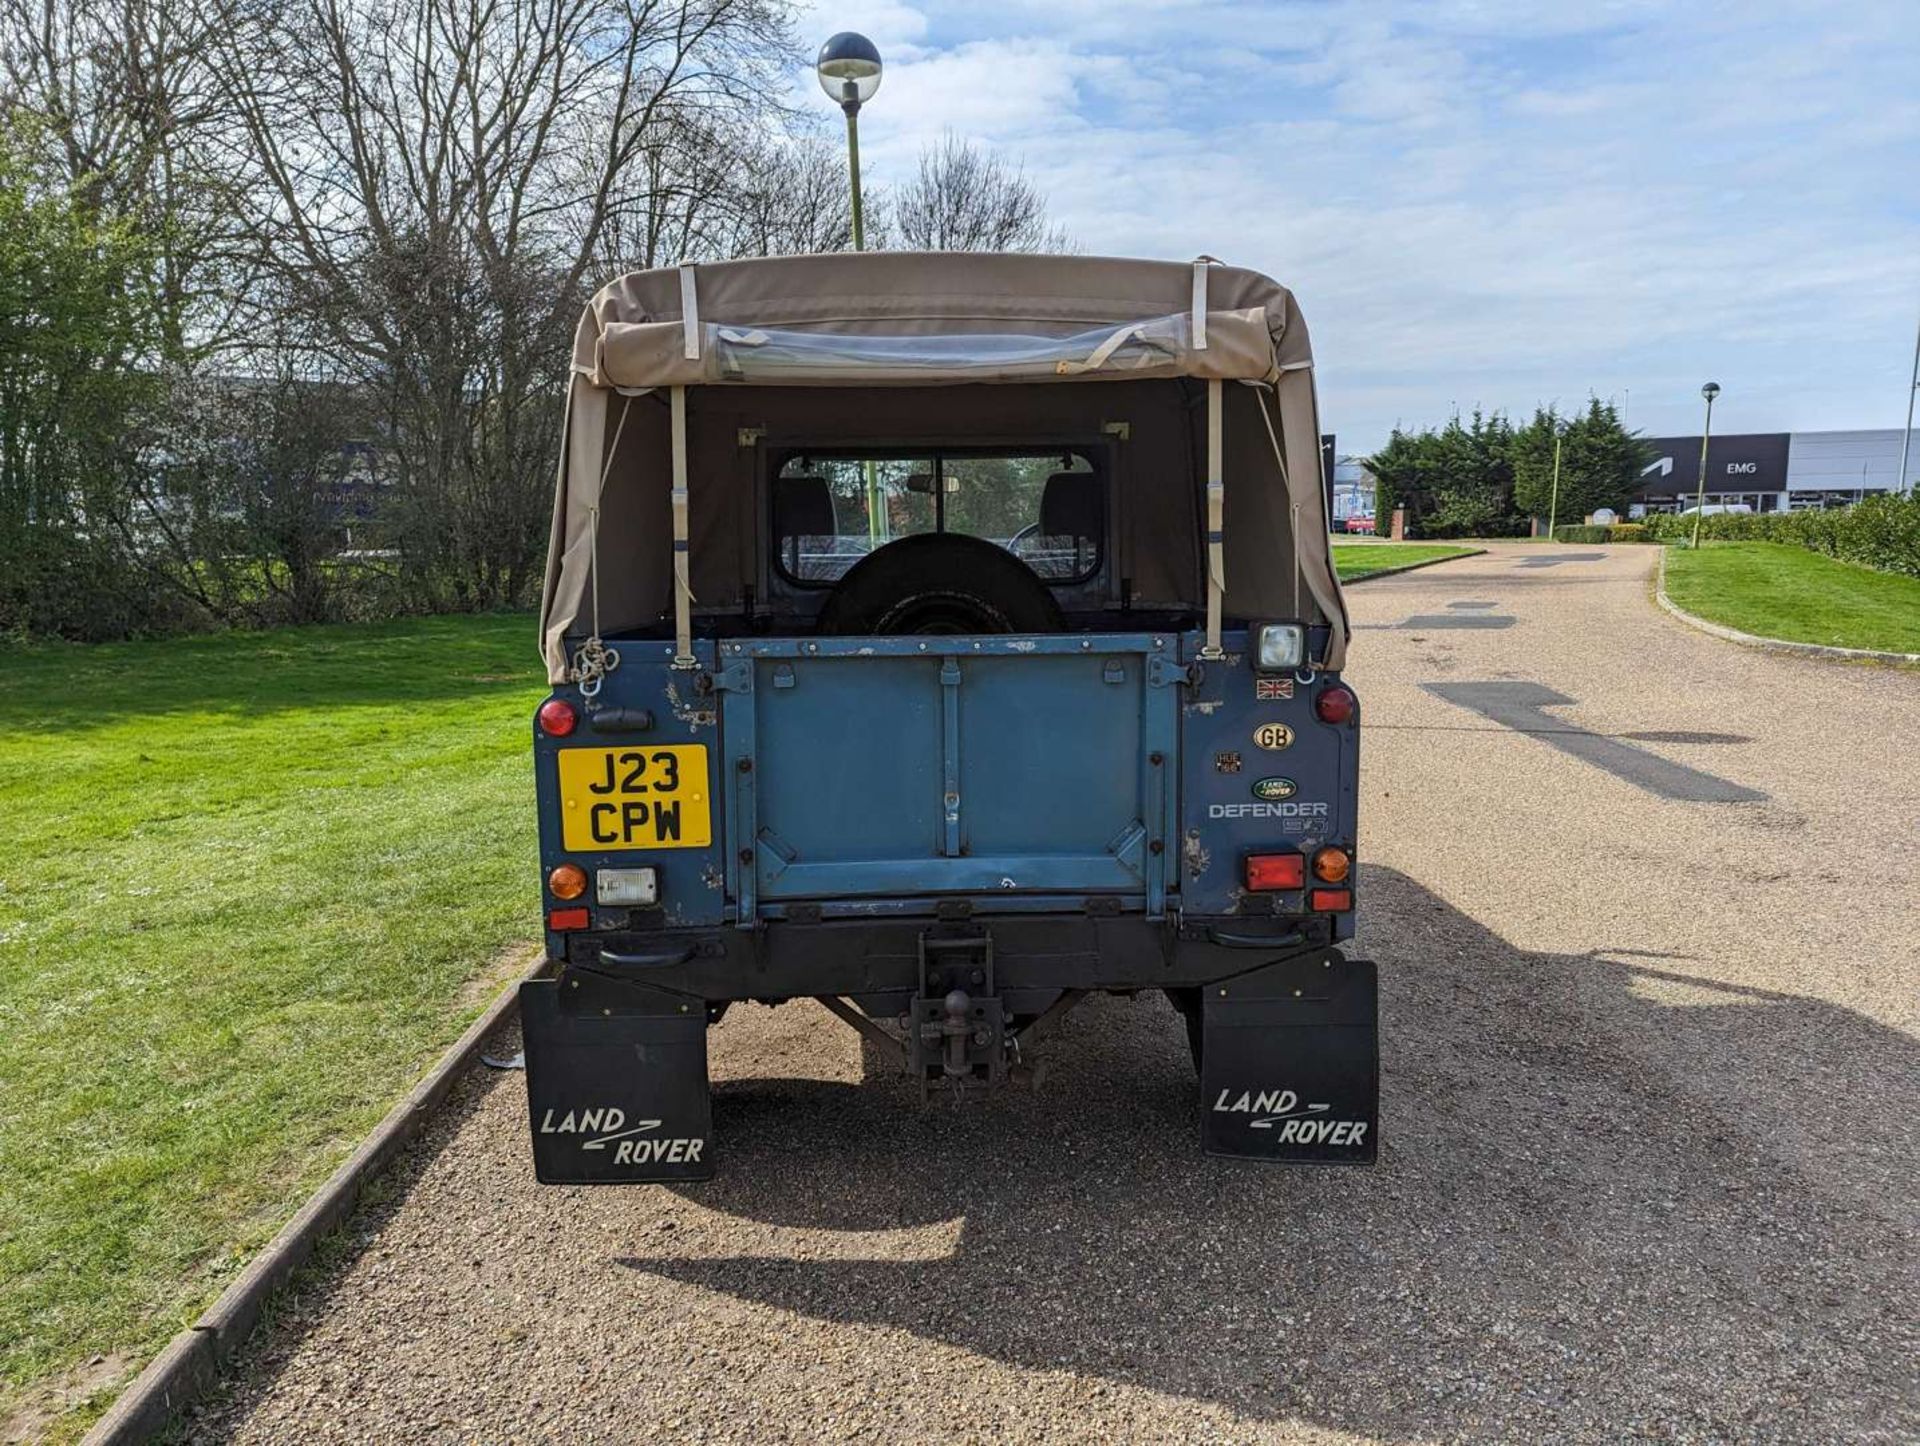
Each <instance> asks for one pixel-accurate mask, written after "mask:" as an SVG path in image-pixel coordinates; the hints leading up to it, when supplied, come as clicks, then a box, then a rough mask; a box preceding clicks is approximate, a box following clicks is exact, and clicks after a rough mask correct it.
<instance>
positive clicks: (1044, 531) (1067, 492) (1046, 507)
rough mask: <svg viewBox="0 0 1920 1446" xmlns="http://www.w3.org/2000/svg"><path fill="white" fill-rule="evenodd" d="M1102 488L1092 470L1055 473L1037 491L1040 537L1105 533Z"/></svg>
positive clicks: (1103, 493) (1103, 534)
mask: <svg viewBox="0 0 1920 1446" xmlns="http://www.w3.org/2000/svg"><path fill="white" fill-rule="evenodd" d="M1106 502H1107V497H1106V490H1105V489H1104V488H1103V487H1102V486H1101V485H1100V476H1099V474H1098V473H1096V472H1055V473H1054V474H1053V475H1052V476H1051V477H1049V478H1047V487H1046V490H1045V491H1044V492H1042V493H1041V494H1040V535H1041V536H1042V537H1084V538H1089V539H1092V540H1096V541H1097V540H1098V539H1099V538H1101V537H1103V536H1105V535H1106Z"/></svg>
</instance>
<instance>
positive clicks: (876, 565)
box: [819, 533, 1061, 637]
mask: <svg viewBox="0 0 1920 1446" xmlns="http://www.w3.org/2000/svg"><path fill="white" fill-rule="evenodd" d="M819 626H820V631H821V632H822V633H826V634H831V635H835V636H841V637H847V636H863V635H867V634H896V635H897V634H901V633H1053V632H1058V631H1059V630H1060V626H1061V621H1060V608H1059V605H1058V604H1057V603H1055V602H1054V600H1053V594H1052V593H1050V592H1049V591H1047V585H1046V584H1045V583H1043V582H1041V581H1040V579H1039V578H1037V577H1035V576H1034V574H1033V569H1032V568H1030V567H1028V566H1027V565H1026V564H1025V563H1024V562H1021V561H1020V559H1018V558H1017V557H1014V556H1013V555H1012V554H1010V553H1008V552H1007V551H1006V549H1004V548H1001V547H996V546H995V545H994V544H993V543H991V542H988V541H986V540H985V539H984V538H979V537H962V536H959V535H957V534H954V533H926V534H924V535H922V536H919V537H903V538H901V539H900V540H899V541H898V542H889V543H888V544H887V545H886V546H885V547H883V548H881V549H880V550H879V551H878V552H873V553H869V554H868V555H867V556H866V557H864V558H862V559H861V560H860V561H859V562H857V563H855V564H854V566H853V568H852V569H851V570H850V571H849V572H848V573H847V575H846V576H845V577H843V578H841V579H840V581H839V582H838V583H836V584H835V585H834V589H833V591H832V592H831V593H829V594H828V595H827V602H826V606H825V607H823V608H821V610H820V624H819Z"/></svg>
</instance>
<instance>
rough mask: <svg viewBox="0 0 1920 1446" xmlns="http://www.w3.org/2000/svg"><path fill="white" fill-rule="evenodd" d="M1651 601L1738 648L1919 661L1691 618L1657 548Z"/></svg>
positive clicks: (1870, 660)
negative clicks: (1670, 587)
mask: <svg viewBox="0 0 1920 1446" xmlns="http://www.w3.org/2000/svg"><path fill="white" fill-rule="evenodd" d="M1653 600H1654V601H1655V602H1657V603H1659V604H1660V606H1661V607H1662V608H1664V609H1666V611H1668V612H1669V613H1671V614H1673V616H1674V617H1676V618H1678V619H1680V621H1681V622H1683V623H1685V624H1686V625H1687V626H1688V627H1690V628H1696V629H1698V630H1699V631H1700V632H1703V633H1711V634H1712V635H1713V636H1714V637H1716V638H1724V639H1726V641H1728V642H1730V643H1739V644H1740V645H1741V646H1742V647H1747V648H1760V649H1762V650H1764V651H1766V652H1769V653H1799V654H1800V655H1802V656H1803V657H1813V658H1839V659H1844V660H1849V661H1852V662H1859V663H1920V653H1882V652H1878V651H1876V650H1875V649H1872V648H1834V647H1828V646H1827V645H1826V644H1824V643H1795V642H1790V641H1789V640H1787V639H1786V638H1763V637H1760V636H1759V635H1758V634H1755V633H1743V632H1741V631H1740V630H1739V629H1738V628H1729V627H1723V626H1721V625H1720V624H1719V623H1710V622H1708V621H1707V620H1706V619H1705V618H1701V617H1695V616H1694V615H1693V614H1692V613H1690V612H1688V611H1687V610H1686V609H1685V608H1682V607H1680V606H1679V605H1678V604H1676V603H1675V602H1674V600H1673V599H1672V598H1670V597H1668V596H1667V549H1666V548H1665V547H1662V548H1661V549H1660V566H1659V568H1658V569H1657V570H1656V571H1655V573H1654V581H1653Z"/></svg>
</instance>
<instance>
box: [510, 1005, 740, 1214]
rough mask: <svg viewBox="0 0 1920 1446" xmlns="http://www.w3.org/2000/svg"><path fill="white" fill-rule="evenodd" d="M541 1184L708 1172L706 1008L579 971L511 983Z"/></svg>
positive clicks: (704, 1175)
mask: <svg viewBox="0 0 1920 1446" xmlns="http://www.w3.org/2000/svg"><path fill="white" fill-rule="evenodd" d="M520 1020H521V1029H522V1032H523V1034H524V1036H525V1039H526V1051H527V1106H528V1110H527V1113H528V1123H529V1124H530V1125H531V1127H532V1130H533V1172H534V1175H535V1176H536V1177H537V1178H538V1179H539V1181H540V1183H541V1184H543V1185H627V1184H637V1183H639V1182H642V1181H648V1180H706V1179H710V1178H712V1175H713V1111H712V1106H711V1101H710V1098H709V1095H708V1093H707V1012H706V1006H705V1004H704V1003H703V1002H702V1001H700V1000H697V999H689V998H688V997H687V996H685V995H677V994H669V993H667V992H666V991H664V990H659V989H651V988H648V987H647V986H646V985H643V984H636V983H632V982H630V981H628V980H624V979H617V978H610V977H608V976H607V975H604V974H600V973H596V972H594V971H592V970H588V969H568V970H567V971H566V972H565V973H563V974H562V975H561V976H560V978H558V979H534V980H529V981H528V982H527V983H525V984H522V985H521V986H520Z"/></svg>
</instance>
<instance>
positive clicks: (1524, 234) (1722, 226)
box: [794, 0, 1920, 452]
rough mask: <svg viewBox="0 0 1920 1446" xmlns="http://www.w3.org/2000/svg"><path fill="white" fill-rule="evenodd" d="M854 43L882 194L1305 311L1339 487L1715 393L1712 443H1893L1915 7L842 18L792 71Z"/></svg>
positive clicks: (901, 9) (1167, 4)
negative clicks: (937, 181)
mask: <svg viewBox="0 0 1920 1446" xmlns="http://www.w3.org/2000/svg"><path fill="white" fill-rule="evenodd" d="M837 29H857V30H861V31H863V32H864V33H866V34H867V35H869V36H870V37H872V39H873V40H874V41H875V42H876V43H877V44H878V45H879V46H880V49H881V53H882V55H883V56H884V58H885V61H886V66H887V70H886V75H885V78H884V81H883V84H882V86H881V90H880V94H879V95H878V96H877V97H876V98H875V100H874V101H873V102H872V104H871V105H870V106H869V107H868V109H867V110H866V111H865V112H863V114H862V116H861V128H860V140H861V155H862V161H863V163H864V165H865V166H866V168H867V171H868V174H869V175H870V176H872V177H874V178H876V179H880V178H885V177H888V176H900V175H904V174H905V173H906V172H907V171H908V170H909V169H910V168H911V166H912V164H913V161H914V158H915V156H916V154H917V152H918V150H919V148H920V147H921V145H922V144H924V143H926V142H927V141H929V140H933V139H937V138H938V137H939V135H940V134H941V132H942V131H943V130H946V129H952V130H954V131H956V132H958V133H959V134H961V135H964V136H966V137H968V138H970V139H974V140H977V141H981V142H985V143H988V144H990V145H992V146H994V147H995V148H996V149H998V150H999V151H1001V152H1002V153H1003V154H1004V155H1005V156H1006V157H1007V158H1008V159H1010V160H1014V161H1017V162H1019V163H1020V164H1022V165H1024V167H1025V169H1026V171H1027V173H1028V175H1029V176H1030V177H1032V178H1033V180H1035V181H1036V182H1037V183H1038V184H1039V185H1040V186H1041V187H1042V188H1043V189H1044V190H1045V191H1046V192H1047V194H1048V196H1049V198H1050V200H1051V203H1052V208H1053V211H1054V214H1055V216H1056V218H1057V219H1058V220H1059V221H1060V222H1061V223H1062V224H1063V225H1064V226H1065V227H1066V228H1067V229H1068V230H1069V231H1070V232H1071V233H1072V235H1073V236H1074V238H1075V240H1076V241H1077V242H1078V244H1079V245H1080V247H1081V249H1083V250H1085V251H1089V252H1098V253H1114V254H1128V255H1145V256H1165V257H1172V258H1177V259H1182V260H1185V259H1188V258H1191V257H1192V256H1194V255H1196V254H1199V253H1201V252H1205V253H1208V254H1210V255H1214V256H1217V257H1219V258H1221V259H1222V260H1224V261H1231V262H1235V263H1237V264H1241V265H1247V266H1252V267H1255V268H1257V269H1259V270H1263V271H1266V272H1268V273H1270V274H1271V275H1273V276H1275V277H1277V278H1278V279H1280V280H1281V281H1283V282H1285V283H1286V284H1287V285H1289V286H1291V287H1292V288H1293V289H1294V291H1295V292H1296V293H1297V294H1298V296H1299V298H1300V302H1301V305H1302V307H1303V308H1304V310H1305V313H1306V317H1307V322H1308V325H1309V327H1310V328H1311V330H1312V333H1313V338H1314V352H1315V357H1316V361H1317V364H1318V368H1319V382H1320V396H1321V405H1322V410H1323V418H1322V420H1323V423H1324V424H1325V425H1326V427H1327V428H1328V429H1329V430H1333V431H1336V432H1338V434H1339V435H1340V439H1341V440H1340V446H1341V450H1342V451H1343V452H1346V451H1365V450H1368V449H1371V448H1372V447H1374V446H1377V445H1378V444H1379V443H1380V442H1381V441H1383V440H1384V439H1385V436H1386V434H1387V431H1388V430H1389V429H1390V428H1391V427H1392V426H1393V425H1394V424H1395V423H1396V422H1399V423H1403V424H1408V425H1424V424H1429V423H1435V422H1439V421H1442V420H1444V419H1445V418H1446V417H1447V416H1448V415H1449V414H1450V413H1451V412H1452V411H1453V410H1455V408H1458V409H1460V410H1462V411H1467V410H1470V409H1471V408H1473V407H1474V406H1475V405H1480V406H1483V407H1485V408H1486V409H1488V410H1504V411H1507V412H1509V413H1514V414H1526V413H1530V411H1531V409H1532V407H1533V406H1534V404H1535V403H1536V402H1544V401H1552V400H1554V399H1556V398H1557V399H1558V400H1559V402H1560V404H1561V405H1562V407H1563V408H1564V407H1567V406H1580V405H1584V404H1585V400H1586V397H1587V395H1588V393H1590V392H1595V393H1598V394H1600V395H1601V396H1604V397H1612V398H1615V399H1616V400H1617V401H1618V402H1620V403H1623V404H1625V405H1626V407H1627V409H1628V412H1629V422H1630V424H1631V425H1632V426H1633V427H1634V428H1636V429H1637V430H1641V431H1644V432H1646V433H1648V434H1650V435H1657V434H1661V433H1684V432H1692V431H1697V430H1698V427H1699V414H1700V401H1699V387H1700V384H1701V382H1703V381H1706V380H1708V379H1710V378H1711V379H1713V380H1717V381H1718V382H1720V384H1721V385H1722V387H1723V388H1725V390H1724V392H1723V393H1722V396H1721V398H1720V401H1719V402H1718V403H1717V404H1716V406H1715V411H1714V425H1715V430H1716V431H1720V430H1726V431H1777V430H1793V429H1813V428H1824V427H1870V426H1898V425H1900V423H1901V421H1902V418H1903V415H1904V406H1905V395H1906V383H1907V376H1908V370H1909V368H1910V366H1911V364H1912V358H1913V343H1914V328H1915V324H1916V322H1917V321H1920V0H1826V3H1802V0H1746V3H1738V4H1720V3H1691V4H1653V3H1641V0H1611V3H1609V0H1594V3H1567V0H1472V3H1470V0H1428V3H1377V4H1347V3H1305V4H1262V3H1243V4H1223V5H1203V4H1187V3H1179V0H1163V3H1137V0H1051V3H1047V4H1014V3H992V0H988V3H978V4H936V3H924V4H913V3H903V0H847V3H827V4H820V3H816V4H814V5H813V7H812V9H811V10H810V11H808V12H807V13H806V15H805V17H804V19H803V22H802V30H801V38H802V39H803V40H805V41H807V42H809V43H811V44H817V43H818V42H819V41H820V40H823V39H825V38H826V36H827V35H828V34H829V33H831V32H832V31H834V30H837ZM815 32H817V34H816V33H815ZM794 99H795V101H796V102H797V103H799V104H802V105H805V106H809V107H815V108H819V109H821V110H822V111H823V112H825V111H826V110H827V104H826V101H825V99H824V97H822V96H821V95H820V93H819V90H818V89H817V88H816V87H815V84H814V82H813V80H812V77H811V74H810V73H807V74H800V75H796V76H795V82H794ZM829 118H832V117H829Z"/></svg>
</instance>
